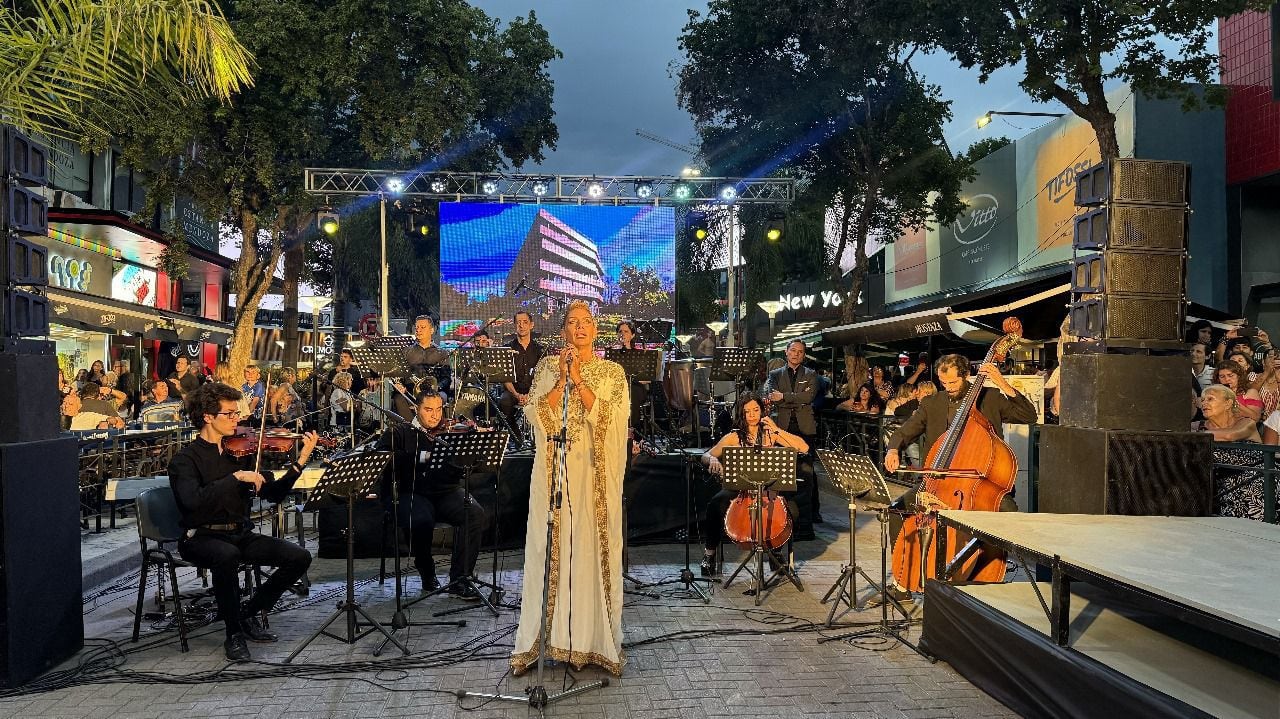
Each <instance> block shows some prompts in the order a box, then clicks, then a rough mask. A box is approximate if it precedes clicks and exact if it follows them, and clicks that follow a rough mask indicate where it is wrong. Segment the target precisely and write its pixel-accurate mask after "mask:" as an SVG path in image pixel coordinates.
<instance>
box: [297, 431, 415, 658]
mask: <svg viewBox="0 0 1280 719" xmlns="http://www.w3.org/2000/svg"><path fill="white" fill-rule="evenodd" d="M390 460H391V453H390V452H365V453H362V454H352V455H349V456H346V457H343V458H342V459H339V460H337V461H336V462H334V463H333V464H332V465H330V466H329V468H328V469H326V470H325V472H324V475H323V476H322V477H320V481H319V482H317V483H316V486H315V489H314V490H312V492H311V495H310V496H309V497H308V498H307V503H306V505H305V506H303V508H302V511H304V512H306V511H316V510H318V509H320V506H319V505H320V502H321V501H322V498H327V497H329V496H335V497H346V500H347V596H346V599H344V600H342V601H341V602H338V608H337V609H335V610H333V613H332V614H330V615H329V618H328V619H326V620H325V621H324V623H323V624H321V625H320V628H319V629H316V630H315V631H314V632H312V633H311V636H309V637H307V638H306V639H305V640H304V641H303V642H302V643H301V644H299V645H298V647H297V648H296V649H294V650H293V653H291V654H290V655H289V656H288V657H286V658H285V660H284V661H285V664H288V663H289V662H292V661H293V659H294V657H296V656H298V654H300V653H301V652H302V650H303V649H306V648H307V646H308V645H309V644H311V642H313V641H315V640H316V638H318V637H319V636H320V635H321V634H323V635H325V636H327V637H331V638H333V639H337V640H338V641H340V642H345V643H347V644H355V643H356V642H358V641H360V640H361V639H362V638H364V637H365V636H367V635H369V634H371V633H373V631H374V630H377V631H379V632H381V633H382V635H383V636H384V637H386V638H387V641H390V642H392V643H394V644H395V645H396V646H397V647H399V648H400V651H402V652H404V653H405V654H406V655H408V654H409V648H408V647H406V646H405V645H403V644H401V643H400V642H399V641H398V640H397V639H396V638H395V637H393V636H392V635H391V632H388V631H387V629H386V627H384V626H382V625H381V624H379V623H378V621H377V620H376V619H374V618H373V617H371V616H369V613H368V612H366V611H365V610H364V608H363V607H361V606H360V603H359V602H357V601H356V583H355V582H356V580H355V562H356V559H355V552H356V531H355V528H356V523H355V515H356V497H358V496H363V495H365V494H367V493H368V492H369V490H370V489H372V488H373V485H374V483H376V482H377V481H378V479H379V478H381V477H382V471H383V470H384V469H385V468H386V466H387V462H389V461H390ZM357 615H359V616H360V617H363V618H364V620H365V621H364V622H363V624H367V625H368V626H369V628H368V629H367V630H365V631H363V632H362V631H360V630H359V625H360V624H361V623H362V622H359V620H358V619H357ZM339 617H346V620H347V634H346V636H340V635H338V634H333V633H332V632H330V631H329V625H330V624H333V623H334V622H335V621H337V620H338V618H339Z"/></svg>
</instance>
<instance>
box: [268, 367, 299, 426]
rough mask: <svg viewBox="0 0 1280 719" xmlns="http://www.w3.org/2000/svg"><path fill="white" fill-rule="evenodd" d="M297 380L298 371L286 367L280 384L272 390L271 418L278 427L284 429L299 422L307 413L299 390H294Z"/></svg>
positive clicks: (281, 371)
mask: <svg viewBox="0 0 1280 719" xmlns="http://www.w3.org/2000/svg"><path fill="white" fill-rule="evenodd" d="M297 379H298V372H297V370H295V369H293V368H292V367H285V368H284V369H282V370H280V376H279V384H277V385H275V386H274V387H272V388H271V401H270V403H269V407H270V410H271V415H270V417H271V421H273V422H274V423H275V424H276V425H278V426H281V427H283V426H285V425H287V424H291V423H294V422H297V421H298V420H299V419H301V418H302V415H304V414H306V413H307V408H306V407H305V406H304V405H303V403H302V397H299V396H298V390H296V389H294V388H293V383H294V382H296V381H297Z"/></svg>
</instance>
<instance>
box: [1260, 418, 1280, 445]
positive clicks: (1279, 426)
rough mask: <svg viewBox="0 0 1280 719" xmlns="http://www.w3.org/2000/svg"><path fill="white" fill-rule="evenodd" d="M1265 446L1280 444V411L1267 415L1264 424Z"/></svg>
mask: <svg viewBox="0 0 1280 719" xmlns="http://www.w3.org/2000/svg"><path fill="white" fill-rule="evenodd" d="M1262 442H1263V444H1280V410H1277V411H1275V412H1272V413H1271V414H1269V415H1267V420H1266V421H1265V422H1263V423H1262Z"/></svg>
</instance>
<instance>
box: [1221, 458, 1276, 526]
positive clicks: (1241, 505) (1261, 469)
mask: <svg viewBox="0 0 1280 719" xmlns="http://www.w3.org/2000/svg"><path fill="white" fill-rule="evenodd" d="M1277 455H1280V446H1276V445H1268V444H1254V443H1252V442H1214V443H1213V506H1214V509H1215V511H1216V512H1217V513H1218V514H1219V515H1223V514H1224V512H1226V511H1230V512H1232V513H1231V514H1227V515H1225V516H1246V515H1247V514H1253V510H1254V507H1253V506H1252V504H1253V503H1252V499H1253V497H1252V495H1253V493H1254V492H1255V491H1257V492H1258V495H1259V496H1258V499H1259V500H1260V502H1261V505H1262V506H1261V512H1262V517H1261V519H1262V521H1264V522H1269V523H1271V524H1276V523H1277V513H1276V475H1277V474H1280V469H1277V467H1276V465H1277V464H1278V462H1277V461H1276V460H1277Z"/></svg>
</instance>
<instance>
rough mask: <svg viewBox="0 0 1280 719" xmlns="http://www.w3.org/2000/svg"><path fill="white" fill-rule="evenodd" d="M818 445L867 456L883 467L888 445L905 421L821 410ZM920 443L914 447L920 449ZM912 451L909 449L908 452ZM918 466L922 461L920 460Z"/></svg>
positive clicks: (836, 410)
mask: <svg viewBox="0 0 1280 719" xmlns="http://www.w3.org/2000/svg"><path fill="white" fill-rule="evenodd" d="M817 414H818V444H819V445H820V446H823V447H830V448H832V449H839V450H841V451H843V452H849V453H852V454H865V455H866V456H868V457H870V458H871V459H873V460H875V462H876V464H877V465H879V466H881V467H883V466H884V455H885V444H886V442H887V441H888V439H889V435H891V434H893V433H894V432H895V431H897V429H898V428H899V427H901V426H902V423H903V422H904V421H906V418H905V417H894V416H892V415H890V416H880V415H875V414H863V413H861V412H845V411H843V410H838V409H826V410H821V411H819V412H818V413H817ZM919 446H920V445H919V443H918V442H916V443H912V445H911V447H915V448H917V449H918V448H919ZM908 451H910V447H909V448H908ZM916 459H917V464H918V463H919V458H918V457H917V458H916Z"/></svg>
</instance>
